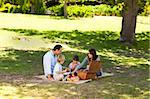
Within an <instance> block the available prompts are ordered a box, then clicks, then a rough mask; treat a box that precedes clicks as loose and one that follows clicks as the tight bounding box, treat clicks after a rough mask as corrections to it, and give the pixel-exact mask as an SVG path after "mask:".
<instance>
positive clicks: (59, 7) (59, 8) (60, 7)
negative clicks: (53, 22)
mask: <svg viewBox="0 0 150 99" xmlns="http://www.w3.org/2000/svg"><path fill="white" fill-rule="evenodd" d="M63 9H64V7H63V4H60V5H57V6H53V7H49V8H48V10H50V11H51V14H52V15H57V16H63V14H64V13H63V12H64V10H63Z"/></svg>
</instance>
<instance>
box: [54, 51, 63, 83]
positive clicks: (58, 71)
mask: <svg viewBox="0 0 150 99" xmlns="http://www.w3.org/2000/svg"><path fill="white" fill-rule="evenodd" d="M64 61H65V56H64V55H62V54H60V55H58V58H57V63H56V65H55V67H54V71H53V78H54V80H57V81H60V80H62V79H63V78H64V75H63V73H64V72H65V71H63V70H62V64H63V63H64Z"/></svg>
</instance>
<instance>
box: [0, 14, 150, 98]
mask: <svg viewBox="0 0 150 99" xmlns="http://www.w3.org/2000/svg"><path fill="white" fill-rule="evenodd" d="M148 20H149V17H138V21H137V29H136V39H137V41H136V43H135V44H134V45H133V46H130V47H127V46H124V45H122V44H121V43H120V42H119V31H120V25H121V18H120V17H95V18H92V19H90V18H87V19H86V18H85V19H76V20H66V19H54V18H50V17H49V16H36V15H24V14H4V13H0V76H1V78H0V98H31V99H32V98H48V97H49V98H50V99H57V98H61V99H64V98H67V99H70V98H73V99H74V98H75V99H76V98H77V99H101V98H104V99H111V98H113V99H118V98H119V99H129V98H137V99H148V98H149V94H150V93H149V87H150V86H149V82H150V78H149V35H150V30H149V29H150V23H149V22H150V21H148ZM55 44H62V45H63V48H64V50H63V54H64V55H65V56H66V62H65V64H64V65H65V66H67V64H69V62H70V60H71V59H72V56H73V55H74V54H77V55H79V56H80V61H82V59H83V58H84V57H85V55H86V53H87V51H88V49H89V48H91V47H94V48H96V49H97V52H98V55H100V57H101V61H102V64H103V69H104V71H106V72H113V73H114V74H115V75H114V76H113V77H108V78H103V79H99V80H95V81H92V82H89V83H85V84H82V85H72V84H62V83H54V82H51V83H31V82H30V81H28V80H32V79H33V76H36V75H41V74H43V67H42V56H43V55H44V53H45V52H46V51H48V49H49V48H52V47H53V46H54V45H55ZM118 67H119V69H118ZM15 79H24V80H23V81H19V82H16V81H14V80H15ZM7 89H9V90H7Z"/></svg>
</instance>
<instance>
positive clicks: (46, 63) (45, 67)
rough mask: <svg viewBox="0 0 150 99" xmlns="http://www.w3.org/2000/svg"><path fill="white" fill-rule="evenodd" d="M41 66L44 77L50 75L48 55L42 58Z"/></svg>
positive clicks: (49, 58)
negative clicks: (42, 66)
mask: <svg viewBox="0 0 150 99" xmlns="http://www.w3.org/2000/svg"><path fill="white" fill-rule="evenodd" d="M43 65H44V73H45V76H50V75H52V71H51V57H50V55H45V56H44V58H43Z"/></svg>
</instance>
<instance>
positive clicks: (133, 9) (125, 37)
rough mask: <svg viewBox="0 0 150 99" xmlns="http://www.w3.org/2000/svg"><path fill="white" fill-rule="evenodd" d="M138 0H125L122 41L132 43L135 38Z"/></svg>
mask: <svg viewBox="0 0 150 99" xmlns="http://www.w3.org/2000/svg"><path fill="white" fill-rule="evenodd" d="M137 14H138V0H124V8H123V18H122V28H121V32H120V41H122V42H125V43H128V44H132V43H133V42H134V40H135V29H136V20H137Z"/></svg>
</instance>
